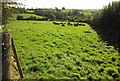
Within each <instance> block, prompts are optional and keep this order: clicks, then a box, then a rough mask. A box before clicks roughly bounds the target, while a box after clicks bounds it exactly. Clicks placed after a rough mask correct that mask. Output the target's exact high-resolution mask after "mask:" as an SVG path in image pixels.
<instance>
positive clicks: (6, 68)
mask: <svg viewBox="0 0 120 81" xmlns="http://www.w3.org/2000/svg"><path fill="white" fill-rule="evenodd" d="M10 39H11V35H10V32H4V33H3V40H4V41H3V43H4V46H3V47H2V79H10V77H11V76H10V62H11V59H10V46H11V45H10V42H11V40H10Z"/></svg>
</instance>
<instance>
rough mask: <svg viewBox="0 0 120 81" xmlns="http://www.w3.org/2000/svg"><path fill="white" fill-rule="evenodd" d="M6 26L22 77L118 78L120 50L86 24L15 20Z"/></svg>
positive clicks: (119, 75)
mask: <svg viewBox="0 0 120 81" xmlns="http://www.w3.org/2000/svg"><path fill="white" fill-rule="evenodd" d="M8 27H9V29H10V30H11V32H12V37H13V39H14V41H15V45H16V48H17V53H18V55H19V59H20V62H21V66H22V69H23V73H24V78H25V79H100V78H101V79H113V78H120V63H119V62H120V57H119V55H120V54H119V53H118V51H117V50H115V49H114V47H113V46H108V45H107V43H105V42H103V41H102V40H101V39H100V37H99V36H98V34H97V33H96V32H95V31H94V30H92V29H91V28H90V26H89V25H88V24H86V26H77V27H74V26H67V25H66V26H65V27H62V26H60V25H54V24H53V23H52V22H50V21H18V20H15V21H13V22H11V23H10V24H9V25H8Z"/></svg>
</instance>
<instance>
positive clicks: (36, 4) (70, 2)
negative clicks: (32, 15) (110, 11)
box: [16, 0, 113, 9]
mask: <svg viewBox="0 0 120 81" xmlns="http://www.w3.org/2000/svg"><path fill="white" fill-rule="evenodd" d="M16 1H18V2H20V3H23V4H25V5H26V7H27V8H32V7H33V8H55V7H58V8H59V9H60V8H62V7H65V8H66V9H101V8H103V6H104V5H107V4H109V3H110V2H112V1H113V0H16Z"/></svg>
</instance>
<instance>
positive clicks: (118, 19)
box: [91, 1, 120, 47]
mask: <svg viewBox="0 0 120 81" xmlns="http://www.w3.org/2000/svg"><path fill="white" fill-rule="evenodd" d="M91 25H92V27H94V28H95V29H96V30H97V31H98V30H99V31H101V32H102V33H101V32H99V31H98V32H99V33H101V35H102V34H104V35H102V36H104V39H106V40H107V41H108V42H109V43H112V44H116V45H118V46H119V47H120V38H119V37H120V33H119V32H120V1H119V2H112V3H110V4H109V5H108V6H105V7H104V9H102V10H101V11H100V12H99V13H98V14H96V15H94V16H93V19H92V21H91Z"/></svg>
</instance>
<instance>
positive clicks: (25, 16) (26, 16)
mask: <svg viewBox="0 0 120 81" xmlns="http://www.w3.org/2000/svg"><path fill="white" fill-rule="evenodd" d="M18 15H20V16H23V18H28V17H31V16H34V17H36V18H43V16H38V15H36V14H25V13H24V14H18Z"/></svg>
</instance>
